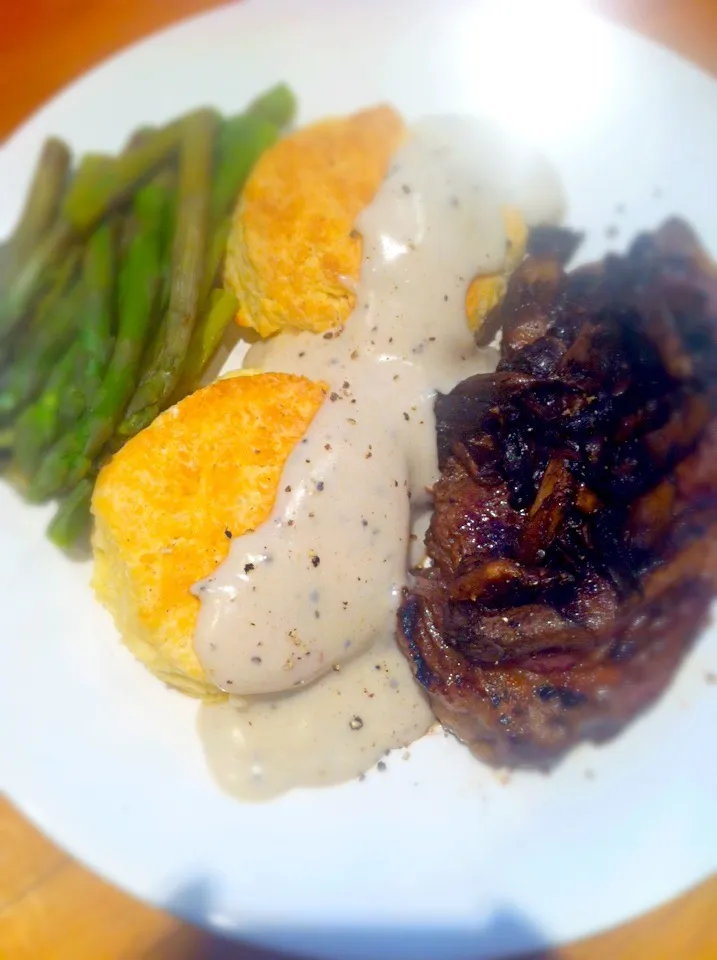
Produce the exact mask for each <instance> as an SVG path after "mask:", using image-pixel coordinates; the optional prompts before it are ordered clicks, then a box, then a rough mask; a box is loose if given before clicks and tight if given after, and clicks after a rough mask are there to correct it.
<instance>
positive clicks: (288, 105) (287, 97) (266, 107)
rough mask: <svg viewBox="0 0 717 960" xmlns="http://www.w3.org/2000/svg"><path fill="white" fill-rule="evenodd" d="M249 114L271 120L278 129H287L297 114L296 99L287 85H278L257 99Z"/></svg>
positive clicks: (250, 107) (248, 111)
mask: <svg viewBox="0 0 717 960" xmlns="http://www.w3.org/2000/svg"><path fill="white" fill-rule="evenodd" d="M247 113H253V114H254V116H256V117H261V118H262V119H264V120H269V121H270V122H271V123H273V124H274V126H276V127H285V126H286V125H287V124H288V123H291V121H292V120H293V119H294V116H295V114H296V97H295V96H294V93H293V91H292V90H291V88H290V87H288V86H287V85H286V84H285V83H277V84H276V86H275V87H272V88H271V89H270V90H267V91H266V93H262V94H261V96H259V97H257V99H256V100H254V102H253V103H252V104H251V105H250V106H249V109H248V110H247Z"/></svg>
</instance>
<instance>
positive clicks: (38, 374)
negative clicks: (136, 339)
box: [0, 255, 77, 416]
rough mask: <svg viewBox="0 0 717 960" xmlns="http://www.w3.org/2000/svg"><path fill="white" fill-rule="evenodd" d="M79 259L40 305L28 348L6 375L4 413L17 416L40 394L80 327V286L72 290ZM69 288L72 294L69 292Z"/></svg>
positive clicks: (70, 261) (66, 266)
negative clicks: (78, 299)
mask: <svg viewBox="0 0 717 960" xmlns="http://www.w3.org/2000/svg"><path fill="white" fill-rule="evenodd" d="M76 266H77V258H76V257H75V256H74V255H73V256H69V257H68V258H67V259H66V260H65V261H64V263H63V265H62V267H61V269H59V270H58V271H57V273H56V275H55V279H54V282H53V284H52V286H51V287H50V289H49V290H48V291H47V293H46V294H45V295H44V297H43V298H42V300H41V301H40V303H39V304H38V306H37V310H36V312H35V315H34V317H33V319H32V321H31V324H30V330H29V333H30V334H31V335H30V336H29V337H28V338H27V339H28V340H29V342H28V343H26V344H25V345H24V347H25V348H24V349H23V350H21V351H20V352H19V355H17V356H15V357H14V359H13V362H12V364H11V365H10V367H9V369H8V370H7V371H6V373H5V376H4V377H3V384H2V389H0V415H5V416H8V415H13V414H15V413H17V412H18V411H19V409H20V408H21V407H22V406H23V405H24V404H25V403H27V402H28V401H30V400H32V399H33V398H34V397H35V396H37V394H38V392H39V391H40V389H41V388H42V384H43V383H44V382H45V381H46V380H47V378H48V377H49V376H50V373H51V371H52V368H53V366H54V364H55V363H56V361H57V360H58V359H59V357H60V356H61V354H62V353H63V351H64V350H65V348H66V347H67V345H68V344H69V342H70V340H71V339H72V337H73V335H74V334H75V331H76V329H77V309H76V306H77V302H76V294H77V286H76V285H75V286H74V287H72V289H71V290H70V287H71V284H72V281H73V279H74V274H75V271H76ZM68 290H69V295H68Z"/></svg>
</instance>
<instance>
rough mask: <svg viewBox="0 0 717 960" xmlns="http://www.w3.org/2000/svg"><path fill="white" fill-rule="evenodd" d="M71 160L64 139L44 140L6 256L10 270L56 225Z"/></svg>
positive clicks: (0, 272) (4, 258)
mask: <svg viewBox="0 0 717 960" xmlns="http://www.w3.org/2000/svg"><path fill="white" fill-rule="evenodd" d="M71 159H72V157H71V154H70V150H69V148H68V147H67V145H66V144H65V143H63V141H62V140H58V139H57V138H56V137H50V138H49V139H48V140H46V141H45V143H44V145H43V148H42V152H41V153H40V158H39V160H38V162H37V166H36V167H35V174H34V176H33V179H32V184H31V185H30V190H29V193H28V195H27V200H26V201H25V207H24V209H23V211H22V213H21V215H20V219H19V221H18V224H17V226H16V228H15V230H14V232H13V235H12V237H11V238H10V240H9V241H8V244H7V250H6V253H5V255H4V257H3V260H6V263H7V264H8V267H9V265H10V262H12V263H13V264H18V263H20V261H21V260H22V259H23V258H24V257H26V256H28V255H29V254H30V252H31V251H32V249H33V248H34V247H35V246H36V244H37V243H38V242H39V240H40V239H41V238H42V236H43V235H44V234H45V233H46V232H47V230H48V229H49V228H50V227H51V226H52V224H53V223H54V221H55V219H56V217H57V212H58V209H59V206H60V200H61V199H62V194H63V193H64V190H65V186H66V183H67V175H68V172H69V169H70V162H71ZM6 258H7V259H6ZM1 275H2V270H1V269H0V276H1Z"/></svg>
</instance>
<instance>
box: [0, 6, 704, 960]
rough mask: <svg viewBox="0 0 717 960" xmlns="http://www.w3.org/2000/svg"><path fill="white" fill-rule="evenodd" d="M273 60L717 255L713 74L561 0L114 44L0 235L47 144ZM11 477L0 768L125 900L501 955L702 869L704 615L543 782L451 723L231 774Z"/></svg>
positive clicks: (407, 9)
mask: <svg viewBox="0 0 717 960" xmlns="http://www.w3.org/2000/svg"><path fill="white" fill-rule="evenodd" d="M281 79H283V80H287V81H288V82H289V83H290V84H291V85H292V86H293V87H294V89H295V90H296V92H297V94H298V98H299V101H300V105H301V114H300V120H301V121H302V122H303V121H307V120H311V119H314V118H317V117H321V116H323V115H325V114H330V113H336V112H342V113H344V112H346V111H350V110H353V109H355V108H358V107H361V106H365V105H369V104H372V103H375V102H377V101H384V100H388V101H391V102H393V103H394V104H395V105H396V106H397V107H398V108H399V109H400V110H401V111H402V112H403V113H404V115H405V116H406V117H407V118H409V119H414V118H418V117H419V116H421V115H422V114H427V113H435V112H439V111H440V112H446V111H449V112H469V113H476V114H486V113H487V114H489V115H491V116H493V117H496V118H498V119H500V120H501V121H503V123H504V124H505V125H506V126H507V127H508V128H510V129H511V130H513V131H515V132H517V133H518V134H519V135H523V136H525V137H527V138H529V139H531V140H533V141H534V142H536V143H537V144H538V145H539V146H540V147H542V148H543V149H544V151H545V152H546V153H547V154H548V156H549V157H550V158H551V159H552V160H553V161H554V162H555V164H556V165H557V167H558V169H559V171H560V173H561V175H562V177H563V180H564V184H565V189H566V192H567V196H568V201H569V213H568V222H569V223H570V224H571V225H574V226H576V227H578V228H580V229H582V230H584V231H585V233H586V240H585V244H584V246H583V248H582V250H581V256H582V257H584V258H587V257H593V256H596V255H602V254H603V253H604V252H605V250H606V249H608V248H613V249H615V248H623V247H624V246H625V244H626V243H627V242H628V240H629V239H630V237H631V236H632V235H633V234H634V233H635V232H636V231H637V230H639V229H642V228H651V227H654V226H655V225H657V223H658V222H659V221H660V220H661V219H662V218H663V217H665V216H666V215H668V214H670V213H678V214H680V215H682V216H684V217H686V218H687V219H688V220H690V221H691V222H692V223H693V224H694V226H695V227H696V228H697V230H698V231H699V233H700V234H701V236H702V237H703V239H704V240H705V242H706V243H707V245H708V246H709V248H710V249H711V251H712V253H713V254H717V204H716V203H715V171H717V123H715V117H717V84H715V83H714V82H713V81H712V80H710V79H709V78H708V77H706V76H705V75H703V74H702V73H700V72H699V71H698V70H696V69H695V68H693V67H691V66H689V65H688V64H686V63H684V62H682V61H680V60H679V59H678V58H676V57H675V56H673V55H672V54H670V53H668V52H667V51H665V50H663V49H661V48H659V47H657V46H655V45H653V44H651V43H649V42H647V41H645V40H643V39H640V38H638V37H636V36H633V35H632V34H630V33H627V32H624V31H622V30H620V29H617V28H615V27H614V26H610V25H609V24H607V23H605V22H603V21H601V20H599V19H597V18H594V17H593V16H591V15H589V14H587V13H584V12H581V10H580V5H579V4H575V3H570V2H566V3H555V2H554V3H549V2H547V0H546V2H543V3H540V4H537V3H534V2H526V3H523V4H520V5H517V6H516V5H515V4H510V3H506V2H498V3H467V2H460V0H451V2H450V3H448V2H443V3H441V2H439V0H434V2H424V0H391V2H388V0H384V2H378V0H362V2H361V3H358V2H349V0H345V2H338V0H331V2H330V0H324V2H321V0H247V2H245V3H242V4H240V5H238V6H231V7H226V8H222V9H219V10H217V11H216V12H213V13H210V14H208V15H206V16H201V17H199V18H196V19H193V20H190V21H188V22H186V23H183V24H181V25H179V26H177V27H175V28H173V29H171V30H168V31H167V32H165V33H162V34H160V35H158V36H156V37H152V38H151V39H149V40H147V41H146V42H144V43H141V44H139V45H138V46H135V47H133V48H131V49H130V50H128V51H126V52H124V53H122V54H120V55H119V56H117V57H115V58H114V59H112V60H111V61H109V62H108V63H106V64H104V65H103V66H101V67H99V68H98V69H96V70H94V71H93V72H92V73H90V74H88V75H87V76H86V77H84V78H83V79H82V80H80V81H79V82H77V83H75V84H74V85H73V86H71V87H70V88H69V89H68V90H66V91H65V92H63V93H62V94H60V96H58V97H57V98H56V99H54V100H53V101H52V102H51V103H49V104H48V105H47V106H46V107H45V108H44V109H42V110H41V111H40V112H39V113H38V114H36V115H35V116H34V117H33V118H32V119H31V120H30V121H29V122H28V123H27V124H25V126H24V127H23V128H22V129H20V130H19V131H18V132H17V133H16V134H15V135H14V136H13V137H12V138H11V139H10V140H9V141H8V142H7V144H6V145H5V146H4V147H3V148H2V150H1V151H0V236H2V235H4V234H5V233H7V232H8V231H9V230H10V228H11V226H12V223H13V221H14V218H15V216H16V215H17V213H18V211H19V207H20V203H21V198H22V195H23V194H24V191H25V189H26V187H27V185H28V181H29V177H30V173H31V168H32V165H33V163H34V161H35V158H36V156H37V153H38V150H39V148H40V145H41V143H42V140H43V138H44V137H45V136H46V135H48V134H52V133H57V134H59V135H61V136H63V137H65V138H66V139H67V140H68V141H69V142H70V143H71V144H72V146H73V147H74V148H75V149H76V151H77V152H78V153H79V152H82V151H86V150H117V149H118V148H119V147H120V145H121V144H122V143H123V141H124V140H125V138H126V136H127V134H128V133H129V132H130V131H131V130H132V129H133V128H135V127H138V126H140V125H142V124H146V123H159V122H162V121H165V120H166V119H167V118H169V117H171V116H172V115H173V114H177V113H180V112H183V111H186V110H187V109H189V108H191V107H193V106H196V105H200V104H206V103H210V104H215V105H216V106H217V107H219V108H220V109H222V110H224V111H227V112H234V111H236V110H237V109H240V108H241V107H242V106H243V105H244V104H245V103H246V102H247V101H248V100H250V99H251V98H252V97H253V96H254V95H256V94H257V93H259V92H260V91H261V90H262V89H264V88H266V87H268V86H270V85H272V84H273V83H275V82H276V81H278V80H281ZM49 515H50V514H49V512H48V510H47V509H41V508H31V507H28V506H26V505H24V504H23V503H22V502H21V500H20V499H19V498H18V497H17V496H16V495H15V494H14V493H13V492H12V491H11V490H10V489H9V488H8V487H7V486H6V485H2V486H1V487H0V585H1V589H2V611H3V617H4V622H5V626H4V628H3V630H2V669H1V670H0V730H2V734H1V735H0V736H1V738H2V787H3V788H4V789H5V790H6V791H7V793H8V794H9V796H10V797H11V798H12V800H13V801H14V802H16V803H17V804H18V805H19V806H20V808H21V809H22V810H23V811H24V812H25V813H27V814H28V816H30V817H31V818H32V819H33V820H34V821H35V822H36V823H37V824H38V825H39V826H40V827H42V828H43V829H44V830H45V831H46V832H47V833H49V834H50V835H51V836H52V837H53V838H54V839H55V840H57V842H58V843H60V844H62V845H63V846H64V847H66V848H67V849H68V850H70V851H72V853H73V854H75V855H77V856H78V857H80V858H81V859H82V860H83V861H85V862H86V863H87V864H89V865H90V866H91V867H92V868H94V869H96V870H97V871H99V872H100V873H102V874H104V875H105V876H107V877H109V878H110V879H111V880H113V881H114V882H116V883H117V884H119V885H120V886H122V887H124V888H125V889H126V890H129V891H131V892H132V893H134V894H136V895H137V896H139V897H142V898H144V899H146V900H149V901H151V902H152V903H155V904H158V905H161V906H162V907H165V908H167V909H169V910H171V911H174V912H175V913H177V914H180V915H181V916H184V917H186V918H188V919H190V920H193V921H196V922H198V923H200V924H203V925H206V926H209V927H211V928H214V929H216V930H217V931H221V932H223V933H228V934H230V935H233V936H241V937H246V938H247V939H250V940H254V941H257V942H261V943H264V944H267V945H271V946H274V947H277V948H283V949H286V950H290V951H296V952H305V953H308V954H311V955H315V956H321V957H331V958H341V960H344V958H354V957H356V958H358V957H361V958H369V957H370V958H372V960H376V958H380V957H391V958H393V960H395V958H401V957H406V958H417V957H427V958H431V960H442V958H453V957H472V958H478V957H484V956H485V957H488V956H491V957H493V956H502V955H504V954H508V953H510V952H513V951H518V950H524V949H531V948H538V947H541V946H547V945H553V944H555V943H557V942H560V941H564V940H568V939H572V938H576V937H581V936H584V935H586V934H590V933H593V932H595V931H597V930H599V929H601V928H604V927H606V926H610V925H613V924H616V923H619V922H621V921H623V920H626V919H627V918H629V917H631V916H633V915H635V914H637V913H639V912H642V911H645V910H647V909H649V908H651V907H654V906H656V905H657V904H659V903H660V902H661V901H664V900H666V899H667V898H670V897H672V896H674V895H675V894H677V893H679V892H680V891H682V890H684V889H685V888H686V887H688V886H690V885H692V884H694V883H696V882H698V881H700V880H702V879H703V878H705V877H706V876H707V875H708V874H710V873H711V872H712V871H713V870H714V869H715V868H716V867H717V831H716V830H715V829H714V809H715V798H717V763H715V762H714V755H713V752H712V751H713V748H712V747H711V746H710V744H711V743H712V732H713V731H714V730H715V729H717V686H715V685H713V683H711V682H710V681H712V680H713V678H714V674H715V673H717V630H715V628H710V629H709V630H708V631H707V632H706V633H705V634H704V636H702V637H701V639H700V641H699V643H698V644H697V645H696V646H695V648H694V650H693V652H692V653H691V655H690V656H689V658H688V660H687V662H686V663H685V664H684V665H683V666H682V668H681V669H680V671H679V673H678V675H677V677H676V678H675V681H674V683H673V684H672V686H671V688H670V690H669V691H668V693H667V694H666V695H665V696H664V697H663V699H662V700H661V701H660V703H659V704H658V705H657V706H656V707H655V708H654V709H652V710H650V711H648V712H647V713H646V714H645V715H644V716H642V717H641V718H640V719H639V721H638V722H636V723H635V724H633V725H632V726H631V727H630V728H629V729H628V730H626V731H625V733H624V734H623V735H622V736H620V737H619V738H618V739H617V740H616V741H614V742H613V743H611V744H608V745H607V746H604V747H601V748H594V747H590V746H583V747H580V748H579V749H577V750H576V751H575V752H574V753H572V754H571V755H570V756H569V757H568V758H567V759H566V760H565V761H564V762H563V763H562V764H561V765H560V766H559V767H558V769H557V770H555V772H554V773H552V774H551V775H549V776H544V775H540V774H533V773H516V774H513V775H511V776H510V777H503V778H501V777H500V776H498V775H497V774H496V773H495V772H494V771H492V770H490V769H488V768H487V767H485V766H483V765H481V764H480V763H479V762H478V761H477V760H475V759H473V758H472V757H471V756H470V754H469V753H468V751H467V750H466V749H465V748H464V747H462V746H461V745H460V744H459V743H458V742H457V741H455V740H454V739H453V738H451V737H448V736H446V735H444V734H443V732H442V731H441V730H440V729H438V730H437V731H434V732H432V733H431V734H429V735H428V736H426V737H424V738H423V740H421V741H420V742H419V743H417V744H415V745H414V746H413V747H412V748H411V750H410V758H409V759H407V760H406V759H404V758H403V751H398V752H397V753H394V754H392V755H390V756H389V757H387V760H386V769H385V770H381V771H379V770H378V769H375V770H373V771H370V772H369V773H368V775H367V776H366V778H365V779H364V780H363V781H361V782H359V781H354V782H351V783H347V784H344V785H343V786H340V787H335V788H330V789H317V790H297V791H295V792H293V793H291V794H289V795H288V796H284V797H282V798H280V799H277V800H275V801H273V802H269V803H264V804H253V805H252V804H241V803H239V802H237V801H235V800H233V799H230V798H229V797H228V796H225V795H224V794H222V793H221V792H220V790H219V789H218V787H217V786H216V785H215V783H214V782H213V780H212V778H211V777H210V775H209V773H208V772H207V769H206V767H205V763H204V759H203V755H202V750H201V746H200V742H199V738H198V735H197V732H196V729H195V722H196V714H197V704H196V702H194V701H192V700H189V699H186V698H184V697H183V696H181V695H180V694H178V693H175V692H172V691H170V690H168V689H165V688H164V687H163V686H162V685H161V684H159V683H157V681H156V680H155V679H153V678H152V677H151V676H150V675H149V674H148V673H147V672H146V671H145V669H144V668H143V667H142V666H140V665H139V663H137V662H136V661H135V660H134V659H133V658H132V656H131V655H130V654H129V653H128V652H127V651H126V650H125V649H124V648H123V647H122V646H121V644H120V642H119V639H118V637H117V635H116V632H115V630H114V627H113V624H112V622H111V620H110V617H109V616H108V614H107V613H106V612H105V611H104V610H103V609H102V608H101V607H100V606H99V605H98V604H97V603H96V602H95V600H94V598H93V596H92V593H91V591H90V588H89V575H90V565H89V563H77V562H71V561H69V560H68V559H67V558H66V557H65V556H63V555H62V554H61V553H59V552H58V551H57V550H55V549H54V548H53V547H52V546H51V545H50V544H49V543H48V542H47V541H46V540H45V537H44V530H45V527H46V524H47V521H48V519H49Z"/></svg>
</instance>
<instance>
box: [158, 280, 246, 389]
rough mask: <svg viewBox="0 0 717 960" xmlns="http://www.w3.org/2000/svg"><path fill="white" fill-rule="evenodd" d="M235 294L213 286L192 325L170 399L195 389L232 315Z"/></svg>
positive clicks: (234, 308) (235, 304)
mask: <svg viewBox="0 0 717 960" xmlns="http://www.w3.org/2000/svg"><path fill="white" fill-rule="evenodd" d="M236 309H237V298H236V297H235V296H234V294H233V293H230V291H229V290H213V291H212V294H211V297H210V300H209V308H208V310H207V311H206V313H205V314H204V316H203V317H202V319H201V320H200V321H199V323H198V324H197V326H196V327H195V328H194V333H193V334H192V340H191V343H190V345H189V350H188V351H187V362H186V363H185V365H184V370H183V371H182V379H181V380H180V382H179V384H178V386H177V390H176V392H175V394H174V397H173V402H174V403H177V402H178V401H179V400H181V399H182V397H186V396H187V394H189V393H191V392H192V391H193V390H196V388H197V385H198V384H199V381H200V379H201V376H202V374H203V373H204V371H205V370H206V368H207V366H208V364H209V361H210V360H211V359H212V357H213V356H214V354H215V353H216V352H217V350H218V349H219V345H220V344H221V342H222V339H223V337H224V333H225V331H226V329H227V327H228V326H229V324H230V323H231V322H232V320H233V319H234V314H235V313H236Z"/></svg>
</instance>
